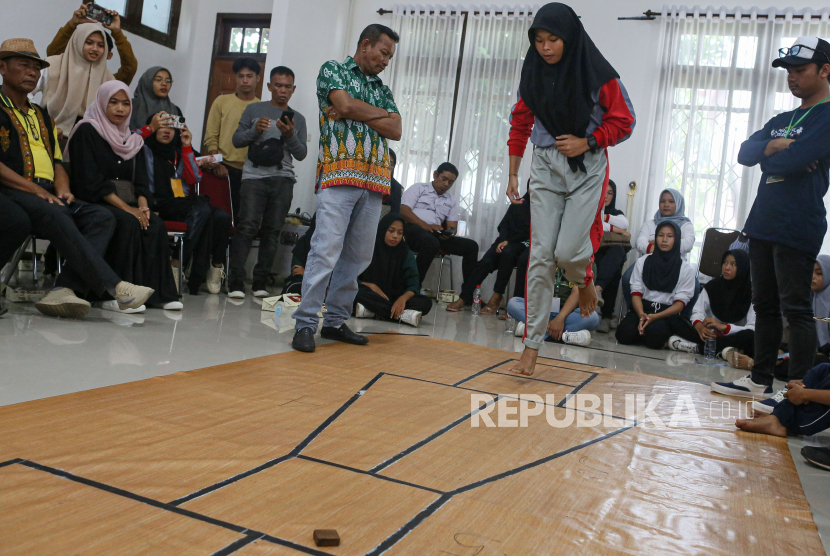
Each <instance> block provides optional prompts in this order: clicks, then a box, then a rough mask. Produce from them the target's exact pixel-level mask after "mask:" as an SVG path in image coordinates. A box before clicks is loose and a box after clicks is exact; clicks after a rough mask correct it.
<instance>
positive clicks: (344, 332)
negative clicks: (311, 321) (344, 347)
mask: <svg viewBox="0 0 830 556" xmlns="http://www.w3.org/2000/svg"><path fill="white" fill-rule="evenodd" d="M320 336H321V337H323V338H325V339H327V340H337V341H338V342H345V343H347V344H354V345H356V346H365V345H366V344H368V343H369V338H367V337H366V336H361V335H360V334H356V333H354V332H352V331H351V329H349V327H348V326H346V323H345V322H344V323H343V324H341V325H340V328H334V327H333V326H324V327H323V330H321V331H320Z"/></svg>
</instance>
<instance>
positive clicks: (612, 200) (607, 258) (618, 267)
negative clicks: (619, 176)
mask: <svg viewBox="0 0 830 556" xmlns="http://www.w3.org/2000/svg"><path fill="white" fill-rule="evenodd" d="M616 203H617V184H615V183H614V182H613V181H612V180H608V190H607V191H606V192H605V207H604V208H603V209H602V213H603V214H602V231H603V233H605V232H614V233H618V234H622V235H623V237H625V238H626V239H628V240H631V234H630V233H629V232H628V218H626V217H625V214H623V211H621V210H620V209H618V208H617V206H616ZM625 253H626V252H625V247H623V246H622V245H606V246H605V247H600V248H599V249H597V252H596V253H594V262H596V265H597V277H596V289H597V295H599V296H600V297H601V298H602V300H603V305H602V309H601V310H602V319H603V320H602V322H600V323H599V326H597V332H603V333H608V331H609V330H610V329H611V317H612V316H613V315H614V303H615V302H616V300H617V291H618V290H619V288H620V280H621V279H622V267H623V265H624V264H625Z"/></svg>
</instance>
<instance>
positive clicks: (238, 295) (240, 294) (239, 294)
mask: <svg viewBox="0 0 830 556" xmlns="http://www.w3.org/2000/svg"><path fill="white" fill-rule="evenodd" d="M228 297H230V298H231V299H245V292H244V291H242V290H232V291H229V292H228Z"/></svg>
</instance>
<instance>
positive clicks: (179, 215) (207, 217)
mask: <svg viewBox="0 0 830 556" xmlns="http://www.w3.org/2000/svg"><path fill="white" fill-rule="evenodd" d="M150 118H152V116H150ZM192 140H193V136H192V135H191V134H190V130H189V129H187V127H186V126H185V127H184V128H183V129H182V130H181V131H179V130H178V129H173V128H172V127H162V128H160V129H159V130H158V131H156V132H155V133H154V134H153V135H151V136H150V137H149V138H147V139H146V140H145V141H144V156H145V158H146V161H147V177H148V181H149V183H148V185H149V188H150V192H151V193H152V194H153V199H154V201H155V206H154V211H155V212H156V213H158V215H159V216H160V217H161V218H162V219H163V220H168V221H172V222H184V223H186V224H187V232H185V236H184V260H183V261H178V260H175V259H174V260H173V267H174V270H173V273H174V276H178V268H179V266H180V265H183V267H184V268H186V267H187V265H188V263H189V262H190V261H191V259H192V260H193V264H192V266H191V268H190V278H189V280H188V283H187V286H188V289H189V291H190V295H199V287H200V286H201V285H202V284H203V283H204V282H205V281H207V288H208V291H209V292H210V293H213V294H216V293H219V289H220V288H221V287H222V276H223V274H224V268H225V256H226V254H227V250H228V241H229V232H230V228H231V217H230V216H229V215H228V213H226V212H225V211H224V210H222V209H220V208H216V207H212V206H210V203H209V202H208V198H207V197H205V196H202V195H197V194H196V191H195V190H196V184H198V183H199V181H200V180H201V179H202V174H201V172H199V167H198V166H197V165H196V156H195V154H194V152H193V147H192V146H191V141H192ZM177 255H178V254H177ZM211 262H212V263H213V264H211Z"/></svg>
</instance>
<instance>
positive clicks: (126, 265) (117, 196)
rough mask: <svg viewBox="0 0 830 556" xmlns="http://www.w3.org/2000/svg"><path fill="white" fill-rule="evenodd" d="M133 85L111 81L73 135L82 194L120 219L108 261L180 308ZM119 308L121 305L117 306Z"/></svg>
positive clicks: (156, 299)
mask: <svg viewBox="0 0 830 556" xmlns="http://www.w3.org/2000/svg"><path fill="white" fill-rule="evenodd" d="M129 91H130V90H129V89H128V88H127V86H126V85H125V84H124V83H122V82H120V81H108V82H106V83H104V84H103V85H101V87H100V88H99V89H98V95H97V97H96V100H95V102H93V103H92V104H90V105H89V108H88V109H87V111H86V113H85V114H84V119H83V120H81V121H80V122H78V124H77V125H76V126H75V127H74V128H73V130H72V133H71V134H70V136H69V143H68V144H67V148H68V150H69V155H70V160H71V162H72V164H71V171H72V176H71V177H72V189H73V191H74V192H75V195H76V197H78V198H79V199H81V200H83V201H87V202H89V203H98V204H100V205H102V206H104V207H106V208H107V209H109V210H110V211H111V212H112V213H113V215H115V219H116V228H115V233H114V235H113V237H112V240H110V245H109V248H108V249H107V254H106V257H105V258H106V260H107V262H108V263H109V265H110V266H111V267H112V269H113V270H114V271H115V272H116V274H118V275H119V276H121V277H122V278H123V279H124V280H127V281H129V282H132V283H134V284H140V285H142V286H147V287H149V288H153V289H154V290H155V293H154V294H153V295H152V297H151V298H150V299H149V303H152V304H157V305H158V304H160V305H162V306H163V308H164V309H169V310H180V309H181V308H182V304H181V303H180V302H179V292H178V291H177V289H176V282H175V279H174V278H173V271H172V269H171V268H170V246H169V244H168V241H167V229H166V228H165V226H164V221H163V220H162V219H161V218H159V217H158V216H157V215H156V214H154V213H153V212H152V211H151V208H152V203H153V195H152V193H151V192H150V187H149V178H148V176H147V162H146V160H145V155H144V152H143V151H142V147H143V146H144V141H143V140H142V139H141V137H140V136H139V135H137V134H135V133H131V132H130V126H129V122H130V112H131V103H130V96H129ZM113 309H114V310H117V307H115V308H113Z"/></svg>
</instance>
